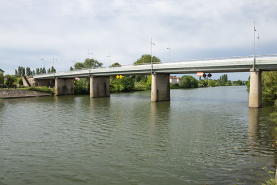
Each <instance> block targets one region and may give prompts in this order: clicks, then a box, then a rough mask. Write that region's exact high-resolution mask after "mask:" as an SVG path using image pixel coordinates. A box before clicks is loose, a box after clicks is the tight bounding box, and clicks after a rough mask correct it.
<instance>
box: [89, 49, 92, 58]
mask: <svg viewBox="0 0 277 185" xmlns="http://www.w3.org/2000/svg"><path fill="white" fill-rule="evenodd" d="M89 55H93V53H90V52H89V50H88V58H89Z"/></svg>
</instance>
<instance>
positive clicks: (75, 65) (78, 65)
mask: <svg viewBox="0 0 277 185" xmlns="http://www.w3.org/2000/svg"><path fill="white" fill-rule="evenodd" d="M83 68H85V66H84V64H83V63H82V62H76V63H75V64H74V69H83Z"/></svg>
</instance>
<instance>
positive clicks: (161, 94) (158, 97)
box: [151, 73, 170, 101]
mask: <svg viewBox="0 0 277 185" xmlns="http://www.w3.org/2000/svg"><path fill="white" fill-rule="evenodd" d="M151 101H170V85H169V74H159V73H154V74H153V75H152V84H151Z"/></svg>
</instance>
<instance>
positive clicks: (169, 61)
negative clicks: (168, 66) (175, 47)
mask: <svg viewBox="0 0 277 185" xmlns="http://www.w3.org/2000/svg"><path fill="white" fill-rule="evenodd" d="M166 49H168V50H169V62H170V50H171V48H170V44H169V47H168V48H166Z"/></svg>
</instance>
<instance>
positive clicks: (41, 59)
mask: <svg viewBox="0 0 277 185" xmlns="http://www.w3.org/2000/svg"><path fill="white" fill-rule="evenodd" d="M40 60H43V61H44V70H46V69H45V60H44V59H40ZM43 72H45V71H43Z"/></svg>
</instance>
